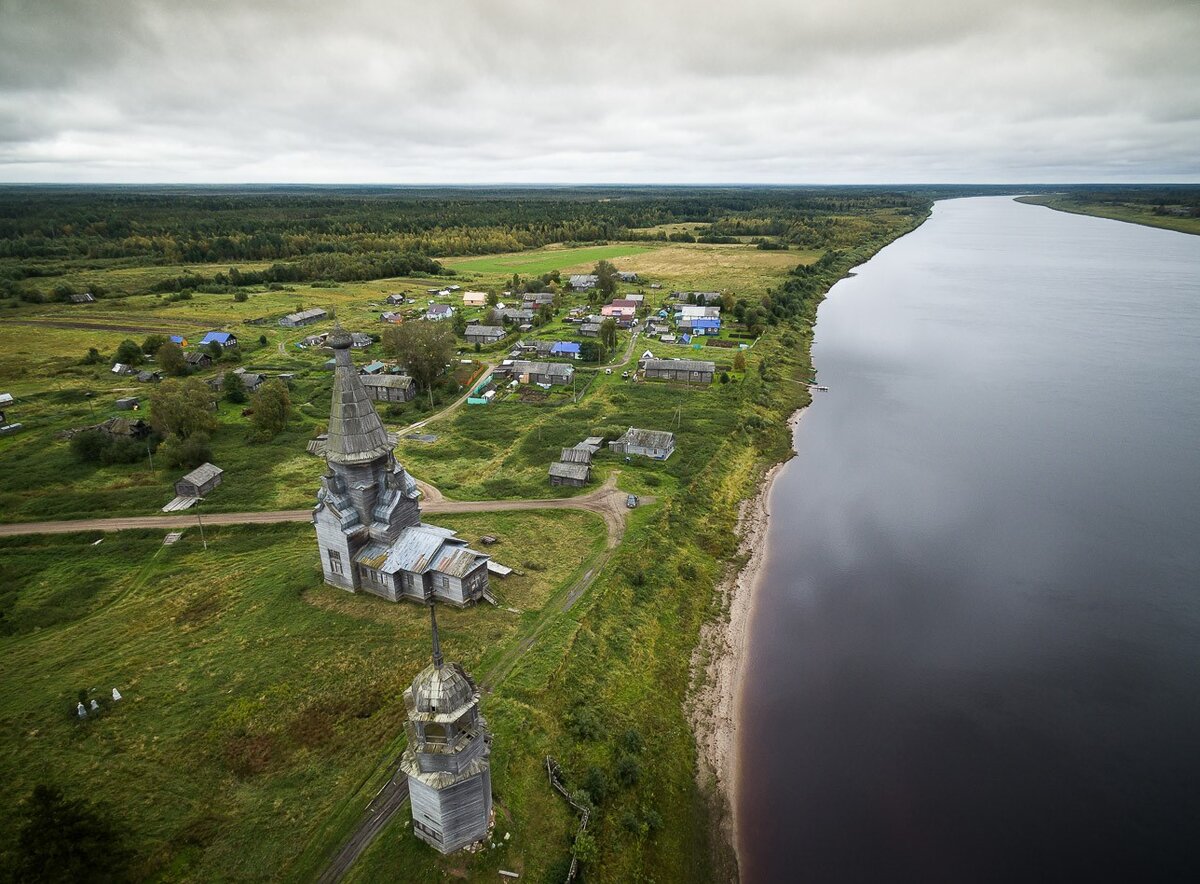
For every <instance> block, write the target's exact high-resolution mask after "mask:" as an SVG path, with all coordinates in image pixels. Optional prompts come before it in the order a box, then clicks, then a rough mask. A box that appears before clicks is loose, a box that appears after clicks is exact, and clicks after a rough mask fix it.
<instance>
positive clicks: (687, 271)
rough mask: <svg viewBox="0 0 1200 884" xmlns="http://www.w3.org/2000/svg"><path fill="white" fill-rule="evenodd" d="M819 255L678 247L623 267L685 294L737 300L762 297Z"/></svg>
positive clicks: (727, 247)
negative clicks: (719, 293)
mask: <svg viewBox="0 0 1200 884" xmlns="http://www.w3.org/2000/svg"><path fill="white" fill-rule="evenodd" d="M820 256H821V253H820V252H807V251H803V252H802V251H793V250H788V251H764V250H762V249H758V248H756V247H754V246H749V245H702V244H699V243H679V244H672V245H669V246H662V247H660V248H656V249H653V250H651V251H647V252H642V253H640V254H637V255H633V256H631V257H629V258H627V259H625V260H623V261H622V262H621V263H620V268H619V269H621V270H633V271H636V272H637V273H638V274H640V275H642V276H644V277H645V278H646V279H647V280H648V281H650V282H658V281H662V282H663V283H664V284H666V285H669V286H670V287H671V288H673V289H678V290H685V291H693V290H695V291H730V292H732V293H733V295H734V297H745V296H748V295H762V294H764V293H765V292H766V290H767V288H768V287H770V286H772V285H777V284H778V283H779V282H780V281H781V280H782V278H783V277H784V276H785V275H786V274H787V273H788V272H789V271H790V270H792V269H793V268H794V267H796V266H797V265H799V264H811V263H813V262H814V261H816V260H817V258H819V257H820Z"/></svg>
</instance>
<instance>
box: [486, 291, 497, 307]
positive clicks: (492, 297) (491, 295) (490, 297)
mask: <svg viewBox="0 0 1200 884" xmlns="http://www.w3.org/2000/svg"><path fill="white" fill-rule="evenodd" d="M487 303H488V306H489V307H495V306H496V305H497V304H499V303H500V296H499V295H497V294H496V293H495V292H488V293H487Z"/></svg>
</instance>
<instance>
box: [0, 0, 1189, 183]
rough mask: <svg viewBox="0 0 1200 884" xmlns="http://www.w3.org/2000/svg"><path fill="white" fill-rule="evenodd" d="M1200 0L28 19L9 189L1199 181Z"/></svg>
mask: <svg viewBox="0 0 1200 884" xmlns="http://www.w3.org/2000/svg"><path fill="white" fill-rule="evenodd" d="M1196 45H1200V16H1197V15H1196V14H1195V5H1194V3H1193V2H1190V0H1181V2H1170V0H1141V2H1133V0H1129V2H1126V0H1090V2H1083V0H1042V2H1038V0H1011V2H1007V3H1003V4H1000V3H996V2H994V0H988V2H983V0H958V2H953V0H943V2H931V0H915V2H907V3H899V2H894V0H841V2H837V0H807V2H804V0H800V2H796V0H752V2H743V3H739V4H732V3H728V2H720V3H716V2H705V0H687V2H685V0H658V2H654V3H647V2H644V0H639V2H632V0H613V2H607V3H597V2H594V0H593V2H580V0H558V2H554V3H551V2H540V0H539V2H534V0H505V2H495V0H448V2H440V3H437V4H432V3H428V2H414V0H399V2H397V0H386V2H368V0H346V2H342V3H338V4H333V3H328V2H315V0H289V2H274V3H272V2H259V3H255V4H247V3H245V2H240V0H238V2H234V0H206V2H203V3H190V2H182V0H157V2H156V0H105V2H95V0H92V2H77V0H38V2H31V0H0V181H2V180H7V181H36V180H53V181H118V180H119V181H139V180H141V181H164V180H187V181H280V180H288V181H306V180H309V181H311V180H328V181H407V182H443V181H463V182H494V181H530V182H533V181H620V182H625V181H630V182H636V181H776V182H787V181H799V182H823V181H827V182H838V181H897V182H899V181H929V180H961V181H971V180H1028V181H1039V180H1063V181H1066V180H1103V179H1106V178H1109V179H1115V180H1165V179H1176V180H1197V179H1198V178H1200V156H1197V152H1196V151H1195V149H1194V145H1195V144H1197V143H1200V98H1198V97H1197V96H1198V95H1200V88H1198V87H1200V53H1197V52H1195V50H1194V47H1195V46H1196Z"/></svg>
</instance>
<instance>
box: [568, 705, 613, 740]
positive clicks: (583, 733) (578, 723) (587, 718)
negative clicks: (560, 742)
mask: <svg viewBox="0 0 1200 884" xmlns="http://www.w3.org/2000/svg"><path fill="white" fill-rule="evenodd" d="M567 730H568V731H570V732H571V733H572V734H574V735H575V736H576V737H577V738H578V739H580V740H598V739H600V738H601V737H602V736H604V723H603V722H602V721H601V720H600V716H599V715H597V714H596V710H595V709H592V708H591V707H589V706H577V707H576V708H575V709H574V710H573V711H572V712H570V713H569V714H568V715H567Z"/></svg>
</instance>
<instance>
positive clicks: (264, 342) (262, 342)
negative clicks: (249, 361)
mask: <svg viewBox="0 0 1200 884" xmlns="http://www.w3.org/2000/svg"><path fill="white" fill-rule="evenodd" d="M258 346H260V347H265V346H267V336H266V335H259V336H258Z"/></svg>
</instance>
